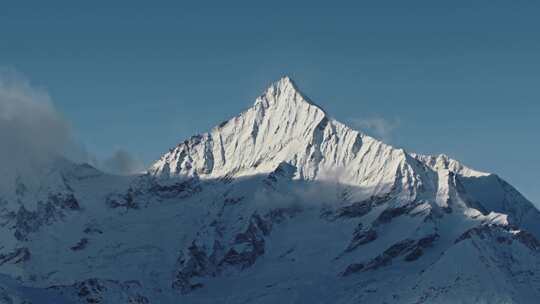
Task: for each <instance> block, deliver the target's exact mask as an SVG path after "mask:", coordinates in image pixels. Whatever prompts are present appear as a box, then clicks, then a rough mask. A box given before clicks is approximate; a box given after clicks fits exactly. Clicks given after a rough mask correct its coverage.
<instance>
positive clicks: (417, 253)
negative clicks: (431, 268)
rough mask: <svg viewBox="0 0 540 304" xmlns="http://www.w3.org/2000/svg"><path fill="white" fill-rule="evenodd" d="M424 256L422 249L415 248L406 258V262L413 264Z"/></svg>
mask: <svg viewBox="0 0 540 304" xmlns="http://www.w3.org/2000/svg"><path fill="white" fill-rule="evenodd" d="M422 254H424V251H423V250H422V248H421V247H415V248H414V249H413V250H412V251H411V252H410V253H409V254H407V255H406V256H405V261H407V262H412V261H416V260H418V258H420V257H421V256H422Z"/></svg>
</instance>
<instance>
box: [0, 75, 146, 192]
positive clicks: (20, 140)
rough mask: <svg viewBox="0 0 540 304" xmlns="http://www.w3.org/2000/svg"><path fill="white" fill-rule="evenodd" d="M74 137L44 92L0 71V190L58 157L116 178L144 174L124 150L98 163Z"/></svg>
mask: <svg viewBox="0 0 540 304" xmlns="http://www.w3.org/2000/svg"><path fill="white" fill-rule="evenodd" d="M73 134H74V132H73V130H72V127H71V125H70V123H69V121H68V120H67V119H66V118H65V117H64V116H63V115H62V114H61V113H60V112H59V111H58V110H57V109H56V108H55V107H54V104H53V102H52V100H51V97H50V96H49V94H48V93H47V91H46V90H45V89H44V88H39V87H36V86H34V85H32V84H31V83H30V81H29V80H28V79H27V78H25V77H24V76H23V75H21V74H20V73H18V72H16V71H14V70H10V69H1V68H0V186H1V184H4V185H5V184H6V182H7V183H8V184H9V183H11V182H12V180H13V179H14V178H15V177H16V176H17V175H20V174H21V173H23V172H27V173H28V172H32V170H33V168H37V167H40V166H42V165H43V164H44V163H47V162H49V161H51V160H53V159H55V158H56V157H58V156H63V157H66V158H68V159H71V160H73V161H75V162H87V163H90V164H92V165H94V166H96V167H98V168H100V169H103V170H104V171H107V172H111V173H115V174H132V173H136V172H140V171H142V167H143V165H142V163H141V162H140V161H139V160H138V159H137V158H136V157H134V156H132V155H131V154H130V153H128V152H127V151H125V150H123V149H118V150H117V151H116V152H114V154H113V155H112V156H111V157H110V158H107V159H105V160H96V158H95V157H94V156H93V155H92V153H89V152H88V151H87V150H86V149H85V148H84V146H83V145H82V144H80V141H78V140H77V139H76V138H75V137H74V135H73Z"/></svg>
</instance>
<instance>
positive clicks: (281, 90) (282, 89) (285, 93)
mask: <svg viewBox="0 0 540 304" xmlns="http://www.w3.org/2000/svg"><path fill="white" fill-rule="evenodd" d="M259 103H262V104H263V105H264V106H265V107H270V106H275V105H278V104H282V103H285V104H288V106H289V107H290V106H295V107H305V106H308V107H315V108H316V109H317V110H319V111H322V112H323V113H325V111H324V110H323V109H322V107H320V106H319V105H317V104H315V103H314V102H313V101H311V100H310V99H309V98H308V97H306V96H305V95H304V94H303V93H302V92H301V91H300V90H299V89H298V86H297V85H296V83H295V82H294V81H293V80H292V79H291V78H290V77H289V76H287V75H285V76H283V77H281V78H280V79H279V80H278V81H275V82H273V83H272V84H271V85H270V86H269V87H268V88H267V89H266V91H265V92H264V93H263V95H261V96H259V98H257V100H256V101H255V106H256V105H257V104H259ZM291 103H292V104H291Z"/></svg>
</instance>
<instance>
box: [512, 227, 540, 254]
mask: <svg viewBox="0 0 540 304" xmlns="http://www.w3.org/2000/svg"><path fill="white" fill-rule="evenodd" d="M514 238H515V239H517V240H518V241H520V242H521V243H522V244H523V245H525V246H527V247H528V248H529V249H531V250H534V251H538V250H540V241H538V239H537V238H536V237H534V235H532V234H530V233H529V232H527V231H524V230H521V231H519V232H518V233H516V234H515V235H514Z"/></svg>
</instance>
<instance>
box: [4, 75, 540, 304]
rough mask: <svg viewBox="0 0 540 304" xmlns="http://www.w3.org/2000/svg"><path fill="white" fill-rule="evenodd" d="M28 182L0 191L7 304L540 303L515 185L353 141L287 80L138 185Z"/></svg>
mask: <svg viewBox="0 0 540 304" xmlns="http://www.w3.org/2000/svg"><path fill="white" fill-rule="evenodd" d="M41 172H42V173H40V174H35V175H32V177H31V178H28V177H25V176H20V177H18V178H16V179H15V181H14V183H13V185H14V186H13V187H12V189H11V190H10V189H9V188H7V189H6V190H4V191H3V193H0V202H1V203H0V210H1V211H0V236H1V240H2V244H1V245H0V273H1V274H2V275H3V276H2V278H4V279H2V280H0V296H2V297H5V298H6V299H9V298H10V297H11V298H12V299H13V300H12V302H13V303H17V302H16V301H17V300H18V299H24V296H25V295H26V297H27V298H28V299H26V300H28V301H30V302H32V303H40V302H42V303H47V302H50V301H51V300H50V299H53V298H55V297H56V298H57V299H58V300H57V302H59V303H60V301H64V302H67V303H276V302H279V303H352V302H363V303H536V299H538V298H539V297H540V256H539V250H540V242H539V241H538V238H539V237H540V226H539V225H540V213H539V211H538V210H537V209H535V208H534V207H533V205H532V204H531V203H530V202H529V201H527V200H526V199H525V198H524V197H523V196H522V195H521V194H519V192H518V191H516V190H515V189H514V188H513V187H512V186H510V185H509V184H508V183H506V182H505V181H503V180H502V179H501V178H499V177H498V176H496V175H493V174H489V173H483V172H478V171H475V170H473V169H470V168H468V167H466V166H464V165H462V164H460V163H459V162H457V161H455V160H452V159H450V158H448V157H447V156H445V155H438V156H427V155H418V154H412V153H407V152H406V151H404V150H402V149H396V148H394V147H392V146H389V145H386V144H384V143H382V142H380V141H378V140H376V139H374V138H372V137H369V136H367V135H365V134H363V133H362V132H359V131H356V130H353V129H351V128H349V127H347V126H346V125H343V124H342V123H339V122H337V121H335V120H334V119H332V118H331V117H329V116H328V114H327V113H326V112H325V111H324V110H322V109H321V108H320V107H319V106H317V105H316V104H314V103H313V102H311V101H310V100H308V99H307V98H306V97H304V96H303V95H302V94H301V93H300V92H299V90H298V89H297V87H296V85H295V84H294V83H293V82H292V81H291V80H290V79H289V78H287V77H285V78H282V79H281V80H279V81H278V82H276V83H274V84H272V85H271V86H270V87H269V88H268V89H267V90H266V92H264V94H263V95H261V96H260V97H258V98H257V100H256V101H255V104H254V105H253V106H252V107H251V108H249V109H248V110H246V111H244V112H243V113H241V114H240V115H238V116H236V117H234V118H231V119H229V120H228V121H225V122H223V123H221V124H219V125H218V126H217V127H215V128H213V129H212V130H211V131H210V132H208V133H204V134H201V135H197V136H193V137H191V138H190V139H188V140H186V141H184V142H182V143H180V144H179V145H177V146H176V147H174V148H172V149H171V150H170V151H169V152H168V153H166V154H164V155H163V156H162V157H161V158H160V159H159V160H158V161H157V162H156V163H155V164H153V165H152V166H151V167H150V168H149V169H148V172H147V173H146V174H143V175H138V176H130V177H120V176H111V175H107V174H104V173H102V172H99V171H98V170H96V169H94V168H91V167H89V166H88V165H76V164H71V163H70V162H68V161H65V160H58V161H57V162H55V163H54V165H52V166H50V167H47V168H44V169H43V170H41ZM36 294H38V295H43V296H39V297H37V299H36V297H35V296H33V295H36ZM0 299H1V298H0ZM5 301H6V303H11V302H9V301H10V300H5ZM21 301H22V300H21Z"/></svg>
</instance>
